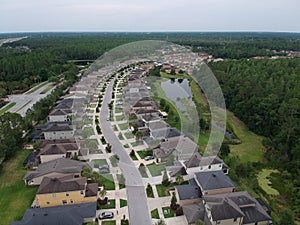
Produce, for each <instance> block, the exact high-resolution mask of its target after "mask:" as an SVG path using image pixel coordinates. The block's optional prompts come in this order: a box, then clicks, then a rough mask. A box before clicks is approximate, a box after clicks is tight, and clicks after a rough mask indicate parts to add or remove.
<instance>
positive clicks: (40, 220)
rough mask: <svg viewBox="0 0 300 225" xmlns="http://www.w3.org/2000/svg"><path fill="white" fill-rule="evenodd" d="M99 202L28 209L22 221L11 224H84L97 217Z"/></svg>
mask: <svg viewBox="0 0 300 225" xmlns="http://www.w3.org/2000/svg"><path fill="white" fill-rule="evenodd" d="M96 209H97V203H96V202H93V203H86V204H76V205H67V206H58V207H47V208H31V209H27V210H26V212H25V214H24V216H23V218H22V220H21V221H15V222H12V223H11V224H10V225H82V224H83V222H84V218H94V217H96Z"/></svg>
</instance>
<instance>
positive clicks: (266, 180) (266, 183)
mask: <svg viewBox="0 0 300 225" xmlns="http://www.w3.org/2000/svg"><path fill="white" fill-rule="evenodd" d="M272 173H279V171H278V170H271V169H263V170H262V171H261V172H259V174H258V175H257V180H258V184H259V186H260V187H261V188H262V189H263V190H264V191H265V192H266V193H267V194H268V195H279V192H278V191H277V190H276V189H274V188H273V187H272V182H271V181H270V175H271V174H272Z"/></svg>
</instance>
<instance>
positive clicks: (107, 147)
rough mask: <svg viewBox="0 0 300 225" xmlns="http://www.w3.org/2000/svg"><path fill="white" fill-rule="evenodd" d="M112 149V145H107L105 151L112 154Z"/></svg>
mask: <svg viewBox="0 0 300 225" xmlns="http://www.w3.org/2000/svg"><path fill="white" fill-rule="evenodd" d="M111 149H112V146H111V144H110V143H107V145H106V147H105V150H106V151H107V152H108V153H110V152H111Z"/></svg>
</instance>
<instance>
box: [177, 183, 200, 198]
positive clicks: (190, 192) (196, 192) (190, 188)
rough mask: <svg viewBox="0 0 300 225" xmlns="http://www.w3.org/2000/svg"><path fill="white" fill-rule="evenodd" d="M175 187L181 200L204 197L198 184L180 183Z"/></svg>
mask: <svg viewBox="0 0 300 225" xmlns="http://www.w3.org/2000/svg"><path fill="white" fill-rule="evenodd" d="M175 188H176V190H177V193H178V195H179V200H190V199H199V198H201V197H202V195H201V191H200V188H199V187H198V186H197V185H193V184H186V185H178V186H175Z"/></svg>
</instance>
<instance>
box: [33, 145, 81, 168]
mask: <svg viewBox="0 0 300 225" xmlns="http://www.w3.org/2000/svg"><path fill="white" fill-rule="evenodd" d="M78 154H79V146H78V145H77V143H58V144H47V145H46V146H44V147H42V148H40V152H39V154H38V155H39V157H40V163H45V162H49V161H51V160H54V159H59V158H72V157H74V156H75V155H77V156H78Z"/></svg>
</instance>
